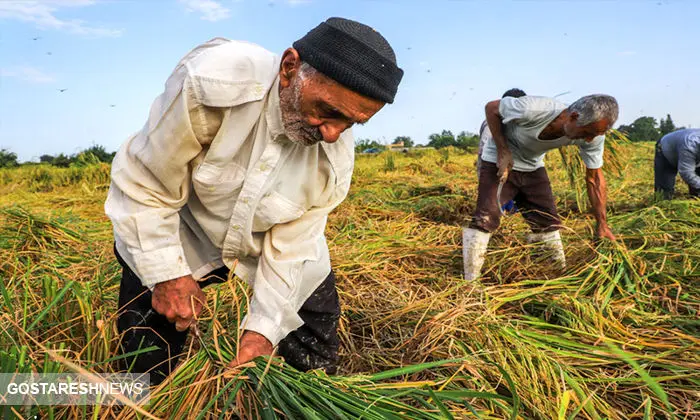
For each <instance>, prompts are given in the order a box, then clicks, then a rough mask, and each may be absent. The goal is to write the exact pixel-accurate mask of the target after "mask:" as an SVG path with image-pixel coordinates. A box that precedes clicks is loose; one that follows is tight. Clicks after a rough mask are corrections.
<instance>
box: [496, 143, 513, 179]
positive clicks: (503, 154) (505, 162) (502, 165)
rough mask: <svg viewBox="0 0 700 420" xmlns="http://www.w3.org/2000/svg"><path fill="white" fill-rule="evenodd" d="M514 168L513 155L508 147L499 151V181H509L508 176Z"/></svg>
mask: <svg viewBox="0 0 700 420" xmlns="http://www.w3.org/2000/svg"><path fill="white" fill-rule="evenodd" d="M512 168H513V153H511V151H510V149H509V148H508V147H505V148H504V149H498V179H499V181H500V182H506V181H507V180H508V174H509V173H510V170H511V169H512Z"/></svg>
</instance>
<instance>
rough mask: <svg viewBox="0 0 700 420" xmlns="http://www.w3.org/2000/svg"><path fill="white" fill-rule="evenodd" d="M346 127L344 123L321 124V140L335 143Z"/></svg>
mask: <svg viewBox="0 0 700 420" xmlns="http://www.w3.org/2000/svg"><path fill="white" fill-rule="evenodd" d="M346 128H347V127H346V126H345V124H330V123H326V124H323V125H322V126H321V127H320V130H321V135H322V136H323V141H325V142H326V143H335V142H336V141H337V140H338V138H339V137H340V134H342V132H343V131H345V129H346Z"/></svg>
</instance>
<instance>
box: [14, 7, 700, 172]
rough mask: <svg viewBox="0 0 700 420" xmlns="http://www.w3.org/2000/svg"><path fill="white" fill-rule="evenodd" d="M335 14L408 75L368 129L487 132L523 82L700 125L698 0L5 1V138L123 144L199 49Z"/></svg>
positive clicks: (290, 32)
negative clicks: (368, 31) (384, 46)
mask: <svg viewBox="0 0 700 420" xmlns="http://www.w3.org/2000/svg"><path fill="white" fill-rule="evenodd" d="M333 16H340V17H345V18H349V19H354V20H357V21H360V22H362V23H365V24H367V25H370V26H372V27H373V28H375V29H376V30H378V31H379V32H380V33H381V34H382V35H384V37H385V38H386V39H387V40H388V41H389V43H390V44H391V45H392V47H393V48H394V51H395V52H396V55H397V60H398V64H399V67H401V68H402V69H403V70H404V72H405V75H404V78H403V80H402V82H401V85H400V87H399V91H398V94H397V96H396V99H395V102H394V104H391V105H387V106H386V107H384V109H382V110H381V111H380V112H379V113H378V114H377V115H376V116H375V117H373V118H372V119H371V120H370V122H368V123H367V124H366V125H365V126H361V127H357V128H355V129H354V132H355V136H356V138H373V139H377V140H379V141H380V142H383V143H389V142H391V140H393V139H394V138H395V137H396V136H400V135H407V136H410V137H411V138H412V139H413V140H414V141H415V142H416V143H423V144H425V143H427V138H428V136H429V135H430V134H431V133H435V132H440V131H442V130H443V129H448V130H452V131H453V132H454V133H455V134H456V133H458V132H460V131H462V130H464V131H469V132H477V131H478V129H479V126H480V124H481V121H482V120H483V119H484V105H485V104H486V102H488V101H490V100H493V99H498V98H500V96H501V94H502V93H503V92H504V91H505V90H507V89H509V88H513V87H518V88H521V89H523V90H525V91H526V92H527V93H528V94H532V95H543V96H555V95H559V94H563V95H561V96H558V98H559V99H560V100H562V101H563V102H566V103H571V102H573V101H575V100H576V99H578V98H579V97H581V96H584V95H588V94H591V93H607V94H610V95H613V96H615V97H616V98H617V100H618V102H619V104H620V108H621V109H620V118H619V120H618V125H619V124H622V123H625V124H627V123H630V122H632V121H633V120H634V119H636V118H637V117H640V116H644V115H650V116H653V117H655V118H657V119H659V118H662V117H665V115H666V114H671V116H672V118H673V120H674V122H675V123H676V125H677V126H680V125H684V126H687V127H688V126H690V127H700V109H699V108H700V107H698V102H697V98H699V97H700V54H698V51H699V48H700V25H699V24H698V22H697V17H698V16H700V2H698V1H694V0H686V1H682V0H679V1H674V0H652V1H644V0H627V1H612V0H608V1H590V0H589V1H583V0H577V1H574V0H571V1H566V0H564V1H554V0H548V1H535V0H520V1H486V0H478V1H476V0H474V1H441V0H431V1H425V0H423V1H411V0H393V1H389V0H387V1H381V0H372V1H369V0H358V1H352V0H337V1H334V0H181V1H180V0H172V1H170V0H142V1H139V0H18V1H14V0H0V148H6V149H9V150H11V151H13V152H15V153H17V155H18V156H19V160H20V161H29V160H38V157H39V156H40V155H42V154H58V153H65V154H73V153H77V152H79V151H81V150H83V149H85V148H88V147H90V146H92V145H95V144H97V145H103V146H104V147H105V148H106V149H107V150H108V151H114V150H116V149H117V148H118V147H119V145H120V144H121V143H122V142H124V141H125V140H126V139H127V138H128V137H129V136H130V135H131V134H133V133H134V132H136V131H138V130H139V129H140V128H141V127H142V126H143V124H144V123H145V122H146V117H147V115H148V111H149V108H150V106H151V103H152V102H153V100H154V99H155V98H156V97H157V96H158V95H159V94H160V93H161V91H162V90H163V86H164V83H165V80H166V79H167V77H168V76H169V75H170V73H171V71H172V70H173V69H174V67H175V65H176V64H177V62H178V61H179V60H180V58H182V57H183V56H184V55H185V54H186V53H187V52H188V51H190V50H191V49H192V48H194V47H196V46H197V45H199V44H201V43H204V42H206V41H207V40H209V39H211V38H214V37H224V38H229V39H236V40H245V41H249V42H254V43H256V44H259V45H261V46H263V47H265V48H266V49H268V50H270V51H273V52H276V53H278V54H281V53H282V52H283V51H284V50H285V49H286V48H287V47H289V46H291V44H292V43H293V42H294V41H295V40H296V39H298V38H300V37H302V36H303V35H304V34H306V32H308V31H309V30H310V29H312V28H313V27H315V26H316V25H318V24H319V23H320V22H322V21H324V20H326V19H327V18H329V17H333Z"/></svg>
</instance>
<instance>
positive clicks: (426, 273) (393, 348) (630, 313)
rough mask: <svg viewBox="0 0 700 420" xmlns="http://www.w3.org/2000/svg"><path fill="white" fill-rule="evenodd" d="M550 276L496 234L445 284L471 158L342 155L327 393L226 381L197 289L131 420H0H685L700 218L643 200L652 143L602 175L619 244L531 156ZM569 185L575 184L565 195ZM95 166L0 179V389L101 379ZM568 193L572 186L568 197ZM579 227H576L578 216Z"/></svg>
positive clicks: (223, 305)
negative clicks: (188, 330)
mask: <svg viewBox="0 0 700 420" xmlns="http://www.w3.org/2000/svg"><path fill="white" fill-rule="evenodd" d="M547 161H548V167H549V168H550V177H551V179H552V182H553V188H554V191H555V195H556V197H557V200H558V206H559V209H560V212H561V214H562V217H563V219H564V221H565V226H566V229H565V230H564V231H562V236H563V239H564V243H565V247H566V256H567V260H568V263H569V266H568V269H567V270H566V272H564V273H554V272H552V271H550V269H549V267H548V266H547V264H546V263H544V262H543V261H540V260H538V258H537V255H536V254H535V253H533V252H532V251H533V250H534V249H533V248H532V247H531V246H530V245H527V244H526V243H525V239H524V238H525V233H526V232H527V230H526V225H525V223H524V222H523V220H522V219H521V217H520V216H519V215H515V216H511V217H508V218H506V219H505V220H504V221H503V224H502V226H501V229H500V231H499V232H498V233H497V234H496V235H495V236H494V240H492V242H491V248H490V252H489V253H488V256H487V261H486V264H485V270H486V271H485V275H484V277H483V279H482V281H481V282H480V283H472V284H470V283H465V282H464V281H463V280H462V279H461V270H462V268H461V267H462V257H461V243H460V242H461V225H462V224H464V223H465V222H466V221H467V220H468V218H469V215H470V213H471V211H472V210H473V207H474V204H475V202H476V175H475V172H474V162H475V155H474V154H471V153H463V152H460V151H458V150H455V149H449V150H445V149H443V150H440V151H424V152H421V153H409V154H405V155H404V154H390V153H383V154H380V155H377V156H358V157H357V161H356V168H355V173H354V178H353V179H354V180H353V186H352V189H351V191H350V194H349V196H348V199H347V200H346V201H345V202H344V203H343V204H342V205H341V206H340V207H339V208H338V209H337V210H336V211H335V212H334V213H333V214H332V215H331V218H330V221H329V225H328V228H327V237H328V240H329V244H330V248H331V255H332V260H333V266H334V269H335V271H336V274H337V276H338V281H339V283H338V287H339V293H340V297H341V305H342V309H343V316H342V319H341V327H340V336H341V340H342V348H341V357H342V361H341V366H342V370H341V372H340V375H339V376H331V377H329V376H327V375H325V374H324V373H322V372H309V373H305V374H302V373H299V372H296V371H294V370H293V369H292V368H290V367H288V366H286V365H284V364H283V362H282V361H281V360H279V359H260V360H257V361H256V362H255V363H252V364H250V365H249V366H246V367H243V368H241V369H238V370H236V371H226V370H225V369H224V366H225V365H226V363H227V362H228V361H229V360H230V359H231V358H232V357H233V355H234V353H235V343H236V340H237V334H236V331H237V328H236V326H237V322H238V319H239V317H240V316H241V313H242V312H244V311H245V306H246V299H245V292H246V289H245V286H244V285H242V284H240V283H236V281H235V280H232V281H230V282H229V283H228V284H222V285H217V286H212V287H209V288H207V289H205V290H206V293H207V296H208V299H209V300H208V308H207V309H206V310H205V313H204V315H203V317H204V319H203V320H202V321H201V322H200V325H201V327H200V329H201V331H202V335H203V338H204V343H205V345H204V346H203V345H201V344H200V343H199V341H197V340H192V342H191V345H190V347H189V348H188V355H187V357H185V358H184V361H183V363H182V365H181V366H180V367H179V369H178V370H177V372H176V373H175V374H174V375H173V376H172V380H170V381H168V382H166V383H164V384H163V385H161V386H160V387H159V388H158V389H154V390H152V398H151V402H150V404H148V405H146V406H143V407H136V406H122V407H97V409H95V408H93V407H58V406H55V407H3V406H0V411H2V412H3V415H4V416H5V417H6V418H15V417H16V418H28V417H30V416H32V415H38V416H39V417H40V418H95V419H103V418H175V419H180V418H205V419H209V418H303V419H307V418H308V419H310V418H333V419H337V418H348V419H357V418H363V419H393V418H395V419H401V418H406V419H415V418H430V419H438V418H448V419H449V418H481V419H664V418H675V419H698V418H700V316H699V313H700V200H695V199H690V198H688V196H687V187H686V186H685V185H684V184H682V185H681V186H680V194H679V197H678V198H677V199H676V200H674V201H670V202H657V201H656V200H655V199H654V197H653V194H652V187H653V165H652V161H653V144H650V143H648V144H647V143H636V144H632V145H625V146H624V147H622V149H621V150H620V151H619V154H618V161H619V163H620V167H619V168H618V169H619V171H611V172H610V173H608V174H607V179H608V187H609V222H610V224H611V226H612V228H613V230H614V232H615V233H616V235H617V236H618V239H619V243H618V244H612V243H609V242H604V243H595V242H594V241H593V240H592V236H591V235H592V233H593V227H594V221H593V219H592V217H591V216H589V215H587V214H585V212H584V213H582V212H581V211H580V210H579V207H582V206H584V204H585V200H584V201H582V200H581V197H582V196H581V191H584V190H582V189H581V190H579V192H578V193H576V192H575V190H573V189H572V188H571V186H570V184H569V182H570V181H569V178H568V175H567V174H568V172H567V171H565V170H564V167H563V164H562V161H561V158H560V156H559V155H558V154H556V153H552V154H550V156H549V157H548V158H547ZM580 182H581V183H582V182H583V180H580ZM108 185H109V167H108V166H107V165H105V164H102V165H91V166H88V167H84V168H67V169H57V168H50V167H44V166H41V167H23V168H19V169H12V170H9V169H8V170H0V278H1V280H2V281H1V282H0V316H1V317H2V319H1V320H0V368H1V369H2V370H1V371H2V372H29V371H35V372H71V371H84V370H87V371H91V372H98V373H103V372H112V371H114V369H116V368H117V365H118V364H117V360H116V359H117V355H116V353H115V349H116V347H117V343H118V340H119V337H118V336H117V333H116V323H115V316H116V313H117V307H116V306H117V294H118V284H119V274H120V272H119V269H118V268H119V267H118V264H117V263H116V261H115V260H114V259H113V255H112V237H111V226H110V223H109V220H108V219H107V218H106V216H105V215H104V213H103V202H104V199H105V196H106V191H107V188H108ZM581 185H582V184H579V186H581ZM584 210H585V209H584Z"/></svg>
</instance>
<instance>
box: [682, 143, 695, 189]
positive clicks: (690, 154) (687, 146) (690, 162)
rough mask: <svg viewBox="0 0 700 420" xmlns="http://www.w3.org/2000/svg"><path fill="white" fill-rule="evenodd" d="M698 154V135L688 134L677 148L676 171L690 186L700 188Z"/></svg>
mask: <svg viewBox="0 0 700 420" xmlns="http://www.w3.org/2000/svg"><path fill="white" fill-rule="evenodd" d="M698 156H700V136H697V135H690V136H688V137H686V139H685V141H684V142H683V143H682V144H681V147H679V148H678V173H679V174H680V176H681V179H683V181H685V182H686V183H687V184H688V185H689V186H690V187H692V188H695V189H700V176H698V174H697V172H696V171H697V169H698Z"/></svg>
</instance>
